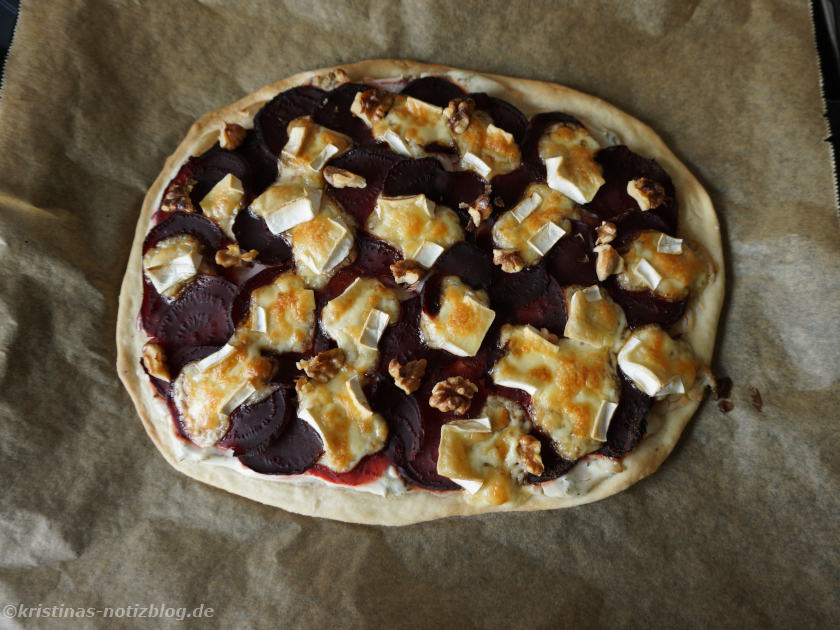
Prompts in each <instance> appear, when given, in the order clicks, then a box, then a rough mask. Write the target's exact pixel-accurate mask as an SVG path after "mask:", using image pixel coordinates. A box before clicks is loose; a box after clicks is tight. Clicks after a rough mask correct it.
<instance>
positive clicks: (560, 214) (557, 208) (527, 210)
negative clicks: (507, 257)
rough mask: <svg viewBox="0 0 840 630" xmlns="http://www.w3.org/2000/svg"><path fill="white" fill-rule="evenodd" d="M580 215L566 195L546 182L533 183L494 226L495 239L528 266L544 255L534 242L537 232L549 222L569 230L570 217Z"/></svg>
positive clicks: (577, 217) (565, 230) (501, 247)
mask: <svg viewBox="0 0 840 630" xmlns="http://www.w3.org/2000/svg"><path fill="white" fill-rule="evenodd" d="M579 218H580V212H579V211H578V209H577V207H576V206H575V205H574V204H573V203H572V202H571V201H570V200H569V199H568V198H567V197H566V196H564V195H561V194H560V193H558V192H556V191H554V190H552V189H551V188H549V187H548V186H546V185H545V184H531V185H530V186H528V188H527V189H526V191H525V194H524V195H523V197H522V201H520V202H519V204H517V205H516V206H515V207H514V208H513V209H511V210H508V211H507V212H505V213H504V214H502V215H501V216H500V217H499V219H498V220H497V221H496V223H495V224H494V225H493V242H494V243H495V244H496V246H497V247H499V248H500V249H504V250H514V251H515V252H516V253H517V254H518V255H519V257H520V258H521V259H522V261H523V262H524V263H525V264H526V265H533V264H536V263H537V262H538V261H539V260H540V258H542V256H543V254H542V253H541V251H540V250H539V249H538V248H536V247H534V245H533V241H532V239H534V237H535V236H536V235H537V234H538V232H539V231H540V230H541V229H544V228H545V227H546V226H547V225H548V224H549V223H553V224H554V225H555V226H557V227H558V228H560V229H561V230H563V231H564V232H568V231H569V230H570V229H571V224H570V223H569V219H579ZM555 242H556V241H555Z"/></svg>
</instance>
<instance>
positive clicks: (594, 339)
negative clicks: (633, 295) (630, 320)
mask: <svg viewBox="0 0 840 630" xmlns="http://www.w3.org/2000/svg"><path fill="white" fill-rule="evenodd" d="M565 294H566V305H567V306H566V309H567V312H568V317H567V319H566V327H565V329H564V330H563V335H564V336H566V337H568V338H569V339H576V340H577V341H583V342H584V343H588V344H590V345H593V346H596V347H598V348H601V347H609V348H612V347H614V346H615V344H616V343H618V342H619V341H620V339H621V337H622V334H623V333H624V331H625V330H626V328H627V319H626V318H625V316H624V311H623V310H621V307H620V306H619V305H618V304H616V303H615V302H613V300H612V298H610V297H609V296H602V295H601V290H600V288H599V287H598V285H597V284H596V285H592V286H591V287H587V288H586V289H581V288H579V287H575V286H571V287H567V288H566V290H565Z"/></svg>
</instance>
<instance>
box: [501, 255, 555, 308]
mask: <svg viewBox="0 0 840 630" xmlns="http://www.w3.org/2000/svg"><path fill="white" fill-rule="evenodd" d="M548 280H549V277H548V274H547V273H546V271H545V267H544V266H543V265H542V264H539V265H535V266H533V267H526V268H525V269H523V270H522V271H520V272H518V273H505V272H504V271H502V268H501V267H498V266H496V265H494V266H493V284H492V285H491V286H490V304H491V305H492V306H493V308H494V309H497V311H511V310H513V309H514V308H516V307H517V306H521V305H523V304H528V303H529V302H531V301H533V300H535V299H537V298H538V297H540V296H541V295H543V293H545V290H546V288H547V287H548Z"/></svg>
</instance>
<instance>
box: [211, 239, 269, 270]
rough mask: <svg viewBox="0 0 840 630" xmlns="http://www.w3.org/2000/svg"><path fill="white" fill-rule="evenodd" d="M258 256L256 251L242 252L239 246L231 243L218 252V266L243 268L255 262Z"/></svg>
mask: <svg viewBox="0 0 840 630" xmlns="http://www.w3.org/2000/svg"><path fill="white" fill-rule="evenodd" d="M258 254H259V252H258V251H257V250H256V249H252V250H249V251H247V252H242V251H241V250H240V249H239V245H237V244H236V243H231V244H230V245H228V246H227V247H226V248H225V249H220V250H218V251H217V252H216V264H217V265H220V266H222V267H241V266H242V265H244V264H246V263H252V262H254V259H255V258H256V257H257V255H258Z"/></svg>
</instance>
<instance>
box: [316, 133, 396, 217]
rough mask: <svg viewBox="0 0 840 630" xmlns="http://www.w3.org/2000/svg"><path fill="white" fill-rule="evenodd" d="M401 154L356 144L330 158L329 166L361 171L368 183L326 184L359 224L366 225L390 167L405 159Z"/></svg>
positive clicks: (355, 171)
mask: <svg viewBox="0 0 840 630" xmlns="http://www.w3.org/2000/svg"><path fill="white" fill-rule="evenodd" d="M404 159H405V158H403V157H402V156H399V155H397V154H396V153H392V152H391V151H385V150H382V149H372V148H357V149H353V150H351V151H348V152H347V153H345V154H344V155H340V156H338V157H337V158H335V159H334V160H332V161H331V162H330V166H335V167H336V168H343V169H345V170H348V171H350V172H351V173H355V174H356V175H361V176H362V177H364V178H365V181H366V182H367V185H366V186H365V187H364V188H333V187H332V186H327V190H328V191H329V194H330V195H331V196H332V198H333V199H335V200H336V201H337V202H338V203H340V204H341V206H342V207H343V208H344V210H346V211H347V212H348V213H349V214H350V215H352V216H353V218H354V219H356V221H358V222H359V225H364V224H365V222H366V221H367V219H368V216H370V213H371V212H373V208H374V207H375V206H376V198H377V197H378V196H379V193H380V192H382V186H383V184H384V182H385V179H386V176H387V175H388V171H390V170H391V167H392V166H394V164H396V163H398V162H400V161H402V160H404Z"/></svg>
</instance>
